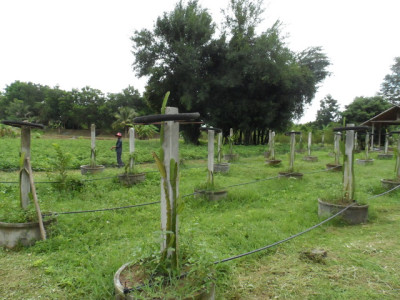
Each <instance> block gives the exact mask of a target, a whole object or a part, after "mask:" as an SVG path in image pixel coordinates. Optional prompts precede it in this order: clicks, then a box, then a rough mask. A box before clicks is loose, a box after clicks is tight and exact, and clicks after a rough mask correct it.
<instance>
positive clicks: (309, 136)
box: [307, 132, 312, 156]
mask: <svg viewBox="0 0 400 300" xmlns="http://www.w3.org/2000/svg"><path fill="white" fill-rule="evenodd" d="M311 137H312V133H311V132H309V133H308V145H307V149H308V156H311Z"/></svg>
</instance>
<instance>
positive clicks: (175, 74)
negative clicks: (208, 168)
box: [131, 0, 214, 142]
mask: <svg viewBox="0 0 400 300" xmlns="http://www.w3.org/2000/svg"><path fill="white" fill-rule="evenodd" d="M213 34H214V24H213V23H212V18H211V16H210V14H209V13H208V12H207V10H205V9H203V8H201V7H200V6H199V5H198V1H196V0H194V1H189V2H188V3H187V5H185V4H184V3H183V2H182V1H180V2H178V3H177V4H176V6H175V9H174V10H173V11H171V12H169V13H164V14H163V16H162V17H159V18H158V19H157V21H156V23H155V25H154V28H153V31H149V30H147V29H143V30H141V31H135V33H134V35H133V36H132V38H131V39H132V41H133V53H134V56H135V61H134V64H133V66H134V70H136V73H137V75H138V76H140V77H141V76H149V80H148V85H147V87H146V92H145V97H146V99H147V101H148V103H149V104H150V106H151V107H152V108H153V109H154V110H155V111H158V110H159V107H160V106H161V102H162V99H163V95H164V94H165V93H166V92H167V91H170V92H171V96H170V98H169V104H170V105H172V106H177V107H178V108H179V109H180V111H182V112H183V111H199V112H201V113H202V114H204V112H205V110H204V106H203V104H204V100H205V99H206V98H207V95H208V92H207V87H206V85H204V84H202V82H204V81H205V80H206V78H207V72H208V64H209V62H210V58H209V48H210V47H212V46H211V44H212V36H213ZM190 129H191V127H188V126H185V127H184V130H185V131H186V133H187V135H186V138H187V139H189V140H190V141H192V142H194V141H197V137H198V136H199V130H198V128H197V129H195V131H194V132H192V134H190Z"/></svg>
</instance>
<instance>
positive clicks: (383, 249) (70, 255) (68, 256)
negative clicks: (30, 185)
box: [0, 139, 400, 299]
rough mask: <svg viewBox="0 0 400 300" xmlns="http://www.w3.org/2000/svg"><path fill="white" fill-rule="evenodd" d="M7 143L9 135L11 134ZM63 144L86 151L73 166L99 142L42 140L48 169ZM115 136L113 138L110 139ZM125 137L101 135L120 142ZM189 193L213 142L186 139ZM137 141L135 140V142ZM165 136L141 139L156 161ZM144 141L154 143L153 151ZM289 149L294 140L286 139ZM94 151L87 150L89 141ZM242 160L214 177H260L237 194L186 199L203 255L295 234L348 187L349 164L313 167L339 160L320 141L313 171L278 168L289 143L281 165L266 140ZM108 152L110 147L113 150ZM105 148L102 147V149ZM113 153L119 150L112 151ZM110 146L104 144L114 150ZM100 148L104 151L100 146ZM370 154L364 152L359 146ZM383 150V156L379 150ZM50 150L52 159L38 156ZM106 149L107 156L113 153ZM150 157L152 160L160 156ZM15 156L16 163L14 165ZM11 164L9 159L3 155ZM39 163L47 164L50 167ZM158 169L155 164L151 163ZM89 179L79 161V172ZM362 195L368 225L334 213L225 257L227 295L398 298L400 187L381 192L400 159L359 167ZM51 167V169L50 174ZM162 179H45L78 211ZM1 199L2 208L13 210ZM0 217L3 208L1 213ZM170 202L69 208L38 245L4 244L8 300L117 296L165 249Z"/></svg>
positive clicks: (47, 193)
mask: <svg viewBox="0 0 400 300" xmlns="http://www.w3.org/2000/svg"><path fill="white" fill-rule="evenodd" d="M4 141H6V142H5V143H4ZM54 142H57V143H59V144H60V145H61V147H65V148H67V149H68V150H67V151H68V152H70V153H71V154H73V155H74V157H76V160H77V161H76V163H75V164H74V167H76V166H79V165H80V164H85V162H83V161H79V159H78V158H79V157H81V158H82V160H83V159H87V161H88V160H89V154H90V149H89V150H88V149H87V147H89V142H88V140H57V141H55V140H47V139H39V140H33V142H32V144H33V150H32V162H33V165H34V167H35V165H36V169H40V168H45V169H47V168H48V165H46V163H45V162H42V161H41V159H42V158H45V157H48V158H49V159H51V158H52V157H53V156H54V157H55V152H54V154H52V152H53V149H51V144H52V143H54ZM102 143H104V145H102ZM113 143H114V141H111V140H110V141H99V142H98V147H99V148H100V149H104V151H106V150H107V148H108V149H109V147H111V145H113ZM181 146H182V147H181V153H180V154H181V157H183V158H185V163H184V165H183V166H182V168H181V176H180V194H181V196H184V195H188V194H191V193H193V190H194V187H195V186H197V185H199V184H201V183H203V182H205V181H206V179H207V171H206V168H207V164H206V162H205V161H204V160H196V161H192V160H191V159H193V158H205V157H206V145H205V144H202V145H201V146H199V147H193V146H188V145H184V144H182V145H181ZM18 147H19V144H18V142H17V141H15V140H12V139H6V140H4V139H2V140H1V143H0V148H1V149H0V153H1V155H2V158H3V159H4V158H5V157H7V161H8V164H9V165H11V166H14V163H13V162H12V160H11V157H13V156H14V155H15V153H13V152H16V154H18ZM124 147H125V148H124V150H125V151H126V150H127V145H124ZM157 147H158V143H157V142H156V141H140V142H138V143H137V145H136V149H137V151H138V152H140V153H142V154H141V155H142V156H141V157H143V159H142V160H141V161H142V162H145V161H147V159H146V155H150V154H147V153H146V151H148V152H150V151H152V150H154V149H158V148H157ZM143 149H145V150H143ZM282 149H283V148H282ZM87 150H88V151H87ZM234 150H235V152H237V153H239V154H240V159H239V161H238V162H235V163H233V164H231V168H230V172H229V174H216V175H215V182H216V183H217V184H218V185H220V186H223V187H228V186H231V185H235V184H238V183H244V182H252V181H255V180H260V181H259V182H257V183H252V184H249V185H243V186H237V187H230V188H228V192H229V195H228V198H226V199H224V200H219V201H217V202H208V201H206V200H203V199H201V198H195V197H193V196H188V197H184V198H183V200H184V201H185V209H184V211H183V212H182V215H181V216H180V224H181V227H180V228H181V230H180V241H181V243H182V244H183V245H182V247H184V248H186V249H190V251H191V252H192V253H193V256H194V257H199V256H203V257H205V260H207V261H217V260H221V259H224V258H227V257H230V256H233V255H237V254H240V253H244V252H248V251H251V250H254V249H257V248H260V247H263V246H266V245H268V244H271V243H274V242H276V241H278V240H281V239H284V238H286V237H288V236H291V235H293V234H296V233H298V232H300V231H302V230H304V229H306V228H308V227H310V226H312V225H314V224H316V223H318V222H320V221H321V220H320V219H319V218H318V216H317V199H318V198H319V197H325V198H326V197H329V196H332V195H335V194H337V193H340V192H341V180H342V176H341V173H340V172H338V173H336V172H321V173H312V172H314V171H318V170H323V169H325V164H326V163H328V162H333V158H332V157H329V156H328V152H330V151H331V149H330V148H325V149H322V150H318V151H317V150H316V151H313V154H312V155H313V156H318V158H319V162H317V163H310V162H304V161H302V160H301V158H302V156H305V155H306V153H304V154H296V161H295V169H296V171H299V172H302V173H304V176H303V179H302V180H293V179H287V178H280V179H271V180H264V181H263V180H262V179H264V178H268V177H274V176H276V175H277V174H278V172H279V171H284V170H285V169H286V168H287V166H288V160H289V159H288V156H287V154H284V153H283V152H282V151H278V153H277V155H276V156H277V159H282V166H280V167H268V166H266V165H265V164H264V158H263V156H262V153H263V151H264V150H265V147H261V146H258V147H253V146H240V147H239V146H237V147H235V148H234ZM108 151H109V150H108ZM102 152H103V151H102V150H101V151H100V153H102ZM109 152H110V153H108V154H107V156H105V155H104V157H103V158H102V159H104V162H105V161H107V162H108V161H110V164H111V163H113V161H114V160H115V157H114V156H115V153H113V152H111V151H109ZM104 153H105V152H104ZM100 156H101V154H100ZM358 156H360V157H362V154H357V155H356V158H359V157H358ZM371 156H372V158H376V154H375V153H372V154H371ZM39 157H41V158H39ZM106 158H107V160H106ZM148 161H151V159H150V158H149V159H148ZM10 162H11V163H10ZM0 163H1V164H2V165H3V166H4V163H3V162H2V160H1V159H0ZM39 166H40V167H39ZM140 168H141V169H142V170H143V171H152V170H155V166H154V164H146V165H142V166H140ZM122 172H123V170H122V169H116V168H107V169H106V170H105V171H104V173H102V174H101V175H96V176H93V177H91V176H88V177H87V176H85V177H84V178H89V179H91V178H101V177H108V176H114V175H117V174H119V173H122ZM71 174H73V176H74V177H77V178H81V177H83V176H81V175H80V174H79V172H78V171H77V170H70V171H69V172H68V175H69V176H71ZM355 174H356V199H357V201H360V202H364V203H368V204H369V205H370V217H369V221H368V223H367V224H363V225H357V226H347V225H345V224H344V223H343V222H341V221H340V220H333V221H331V222H329V223H327V224H325V225H323V226H321V227H318V228H317V229H315V230H313V231H311V232H309V233H306V234H304V235H302V236H300V237H298V238H296V239H293V240H291V241H289V242H286V243H284V244H281V245H279V246H276V247H273V248H270V249H269V250H266V251H262V252H259V253H257V254H253V255H250V256H246V257H243V258H240V259H237V260H234V261H230V262H226V263H223V264H220V265H218V266H217V298H218V299H269V298H278V299H285V298H288V299H299V298H306V299H382V298H384V299H398V295H399V292H400V290H399V289H400V280H399V277H398V274H399V273H400V261H399V260H398V257H399V255H400V240H399V239H398V238H397V237H398V228H399V227H398V224H399V221H400V201H399V195H400V192H392V193H390V194H387V195H384V196H382V197H379V198H376V199H370V197H371V196H372V195H376V194H379V193H382V192H383V191H384V190H383V189H382V188H381V187H380V182H379V180H380V179H381V178H392V177H394V160H388V161H387V160H375V162H374V165H372V166H358V165H355ZM50 177H51V176H50ZM16 180H17V173H16V172H0V181H16ZM35 180H36V181H37V182H40V181H48V180H49V174H48V172H35ZM159 180H160V177H159V175H158V173H156V172H153V173H148V174H147V179H146V181H145V182H143V183H141V184H139V185H136V186H134V187H131V188H126V187H124V186H122V185H121V184H119V183H118V182H117V181H116V180H114V179H106V180H98V181H97V180H96V181H85V182H84V186H83V188H82V190H81V191H72V192H63V191H58V190H56V189H55V188H54V187H53V186H52V185H51V184H43V183H42V184H39V183H38V184H37V185H36V187H37V193H38V197H39V200H40V203H41V208H42V210H44V211H55V212H63V211H75V210H90V209H98V208H107V207H117V206H125V205H132V204H139V203H145V202H153V201H158V200H159V193H160V183H159ZM17 186H18V185H12V184H1V183H0V205H2V206H3V207H5V205H6V204H9V203H10V202H12V201H17V200H16V198H17V195H18V190H17ZM2 206H0V210H2V208H1V207H2ZM0 218H1V213H0ZM159 219H160V211H159V205H158V204H155V205H149V206H144V207H139V208H132V209H125V210H117V211H107V212H96V213H86V214H73V215H59V216H58V222H57V224H56V225H55V226H54V227H53V229H52V230H51V232H49V239H48V240H47V241H44V242H42V241H40V242H37V243H36V244H35V245H34V246H32V247H29V248H19V249H16V250H5V249H2V250H0V266H1V267H0V278H2V280H1V281H0V298H2V299H39V298H41V299H113V284H112V279H113V275H114V273H115V271H116V270H117V269H118V268H119V267H120V266H121V265H122V264H124V263H126V262H128V261H132V260H135V258H136V257H138V256H139V255H143V253H150V252H151V251H153V250H154V249H157V248H158V237H159V228H160V225H159ZM315 248H322V249H324V250H326V251H327V253H328V256H327V258H326V259H325V260H324V263H318V262H315V261H312V260H305V259H304V258H302V255H301V253H302V252H303V251H309V250H311V249H315Z"/></svg>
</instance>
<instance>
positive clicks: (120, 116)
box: [112, 107, 137, 137]
mask: <svg viewBox="0 0 400 300" xmlns="http://www.w3.org/2000/svg"><path fill="white" fill-rule="evenodd" d="M136 116H137V113H136V111H135V110H134V109H133V108H131V107H120V108H119V109H118V112H117V113H115V114H114V118H116V119H117V120H116V121H114V123H112V128H114V129H118V128H122V129H124V133H125V137H127V134H128V129H129V127H132V126H133V124H132V120H133V118H135V117H136Z"/></svg>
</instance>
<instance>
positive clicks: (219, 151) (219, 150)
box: [218, 132, 222, 163]
mask: <svg viewBox="0 0 400 300" xmlns="http://www.w3.org/2000/svg"><path fill="white" fill-rule="evenodd" d="M221 152H222V132H219V133H218V163H221V159H222V157H221V154H222V153H221Z"/></svg>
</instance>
